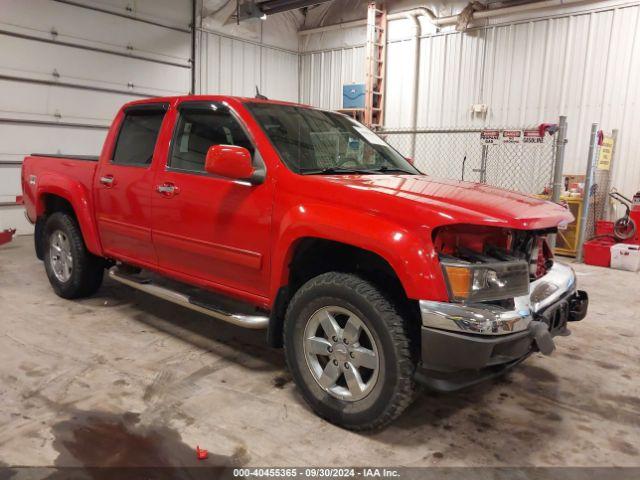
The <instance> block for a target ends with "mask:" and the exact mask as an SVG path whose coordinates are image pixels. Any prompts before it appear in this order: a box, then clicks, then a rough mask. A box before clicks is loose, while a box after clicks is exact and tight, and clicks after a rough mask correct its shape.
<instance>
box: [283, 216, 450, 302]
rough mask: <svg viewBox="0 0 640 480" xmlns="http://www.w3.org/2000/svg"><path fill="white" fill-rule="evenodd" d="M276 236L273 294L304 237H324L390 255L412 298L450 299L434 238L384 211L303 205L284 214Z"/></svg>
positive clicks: (407, 292) (287, 277)
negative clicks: (405, 225)
mask: <svg viewBox="0 0 640 480" xmlns="http://www.w3.org/2000/svg"><path fill="white" fill-rule="evenodd" d="M275 238H276V241H275V246H274V249H273V252H274V256H273V268H272V281H271V285H272V291H271V298H276V294H277V291H278V290H279V289H280V288H281V287H282V286H285V285H287V283H288V279H289V265H290V263H291V260H292V258H293V255H294V252H295V250H296V248H297V246H298V243H299V242H300V241H301V240H303V239H305V238H320V239H324V240H331V241H335V242H341V243H344V244H347V245H351V246H354V247H358V248H361V249H364V250H367V251H370V252H372V253H375V254H377V255H378V256H380V257H382V258H383V259H385V260H386V261H387V263H389V265H390V266H391V268H393V270H394V271H395V273H396V275H397V276H398V278H399V279H400V282H401V283H402V286H403V288H404V290H405V293H406V294H407V296H408V297H409V298H413V299H416V300H417V299H433V300H438V301H447V298H448V297H447V292H446V287H445V285H444V281H443V278H442V272H441V271H440V267H439V262H438V257H437V254H436V253H435V251H434V249H433V246H432V244H431V240H430V239H427V238H423V237H421V236H418V235H417V232H414V231H411V230H407V229H406V228H404V227H402V226H400V225H397V224H395V223H394V222H391V221H389V220H386V219H385V218H383V217H381V216H379V215H373V214H372V213H369V212H364V211H357V210H352V209H345V208H344V207H336V206H330V205H324V204H323V205H309V204H299V205H296V206H294V207H293V208H291V209H290V210H289V211H287V212H286V213H285V214H284V215H283V216H282V220H281V221H280V224H279V229H278V231H277V233H276V237H275Z"/></svg>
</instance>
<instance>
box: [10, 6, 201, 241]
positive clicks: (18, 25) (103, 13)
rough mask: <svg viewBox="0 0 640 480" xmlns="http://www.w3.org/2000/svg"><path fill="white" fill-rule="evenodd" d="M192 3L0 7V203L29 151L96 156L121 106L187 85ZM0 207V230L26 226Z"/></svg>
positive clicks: (17, 213) (16, 212)
mask: <svg viewBox="0 0 640 480" xmlns="http://www.w3.org/2000/svg"><path fill="white" fill-rule="evenodd" d="M191 5H192V4H191V0H162V1H157V0H136V1H135V2H131V1H125V0H92V1H88V0H82V1H79V0H78V1H72V0H69V1H67V0H62V1H54V0H0V12H1V13H0V92H2V94H1V95H0V205H2V204H7V203H10V202H13V201H15V197H16V196H17V195H19V194H20V184H19V174H20V164H21V161H22V158H23V157H24V156H25V155H28V154H29V153H33V152H38V153H68V154H87V155H97V154H98V153H99V152H100V148H101V146H102V142H103V140H104V137H105V135H106V131H107V130H106V128H107V127H108V125H109V124H110V122H111V120H112V118H113V116H114V114H115V113H116V111H117V110H118V108H119V107H120V106H122V104H123V103H125V102H128V101H131V100H135V99H140V98H144V97H148V96H158V95H177V94H184V93H187V92H189V89H190V87H191V63H190V56H191V34H190V27H189V25H190V23H191V12H192V9H191ZM21 210H22V209H21V208H16V207H8V206H6V205H5V206H0V229H5V228H9V227H17V228H18V230H19V233H28V232H30V231H31V226H30V225H29V224H28V223H27V222H26V221H25V219H24V218H23V216H22V211H21Z"/></svg>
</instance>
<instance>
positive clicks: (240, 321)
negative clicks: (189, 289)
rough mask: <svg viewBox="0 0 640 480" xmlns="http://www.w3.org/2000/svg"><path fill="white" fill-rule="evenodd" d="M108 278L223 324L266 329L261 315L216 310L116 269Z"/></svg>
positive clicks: (266, 323)
mask: <svg viewBox="0 0 640 480" xmlns="http://www.w3.org/2000/svg"><path fill="white" fill-rule="evenodd" d="M109 277H110V278H112V279H113V280H115V281H116V282H119V283H122V284H124V285H128V286H129V287H133V288H135V289H137V290H140V291H142V292H145V293H148V294H150V295H153V296H154V297H158V298H162V299H163V300H167V301H168V302H172V303H175V304H176V305H180V306H183V307H186V308H188V309H190V310H195V311H196V312H200V313H203V314H205V315H207V316H209V317H213V318H217V319H218V320H224V321H225V322H229V323H232V324H233V325H237V326H239V327H244V328H251V329H254V330H259V329H264V328H267V327H268V325H269V317H267V316H261V315H248V314H238V313H229V312H225V311H224V310H221V309H219V308H217V307H216V306H214V305H209V304H206V303H204V302H201V301H198V300H194V299H192V298H191V297H190V296H188V295H185V294H182V293H180V292H176V291H175V290H170V289H168V288H165V287H161V286H159V285H155V284H154V283H153V282H151V281H150V280H147V279H137V278H134V277H132V276H129V275H126V274H123V273H120V272H118V267H112V268H111V269H109Z"/></svg>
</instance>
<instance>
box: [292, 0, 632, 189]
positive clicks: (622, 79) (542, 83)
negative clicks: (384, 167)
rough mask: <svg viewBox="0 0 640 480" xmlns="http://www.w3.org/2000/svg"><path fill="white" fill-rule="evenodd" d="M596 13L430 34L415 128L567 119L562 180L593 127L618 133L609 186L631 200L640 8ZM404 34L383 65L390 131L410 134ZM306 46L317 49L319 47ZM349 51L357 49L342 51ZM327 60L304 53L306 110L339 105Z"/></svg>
mask: <svg viewBox="0 0 640 480" xmlns="http://www.w3.org/2000/svg"><path fill="white" fill-rule="evenodd" d="M603 5H604V4H603ZM598 7H599V5H598V4H595V6H594V5H591V8H592V10H590V11H581V12H575V11H574V12H570V13H561V14H557V13H556V14H554V15H553V16H552V15H550V14H549V16H548V17H547V18H537V19H532V20H529V21H519V22H517V23H511V24H504V25H494V26H488V27H483V28H477V29H473V30H470V31H468V32H466V33H463V34H460V33H454V32H452V33H443V34H434V35H431V36H426V37H425V38H423V39H422V40H421V63H420V69H421V70H420V97H419V111H418V118H419V121H418V123H419V125H420V126H422V127H460V126H470V125H474V126H482V125H488V124H490V125H503V126H514V127H517V126H524V125H532V124H537V123H540V122H554V121H556V120H557V118H558V116H559V115H561V114H563V115H567V116H568V119H569V132H568V133H569V144H568V146H567V155H566V164H565V172H567V173H569V172H571V173H580V172H584V170H585V168H586V157H587V150H588V134H589V131H590V125H591V123H592V122H594V121H598V122H600V123H601V126H602V128H603V129H605V130H611V129H613V128H618V129H619V130H620V138H619V143H618V148H617V154H616V156H617V158H616V164H615V165H614V172H613V182H612V185H613V186H615V187H616V188H618V189H619V190H621V191H624V192H626V193H627V194H633V193H634V192H635V191H636V190H638V189H640V159H639V157H640V135H638V134H637V133H636V132H637V131H638V128H639V127H640V114H639V113H638V112H637V107H638V106H640V89H638V88H637V85H639V84H640V35H638V34H637V31H638V28H640V4H638V3H635V4H627V5H622V6H613V7H610V6H606V7H600V8H598ZM406 22H407V21H406V20H397V21H394V22H393V23H394V24H396V25H395V26H390V32H392V31H395V32H402V31H403V30H404V32H407V31H409V30H408V24H406V29H405V28H404V27H403V26H402V24H403V23H406ZM400 35H401V34H400V33H398V34H397V35H393V36H391V37H392V38H391V41H390V44H389V49H388V61H387V82H388V83H387V103H386V124H387V125H388V126H393V127H405V126H407V125H406V122H407V120H406V119H408V118H409V109H410V103H411V101H412V99H411V98H410V95H411V92H410V85H409V81H410V78H411V77H412V59H413V57H412V52H413V50H412V43H411V41H409V40H406V39H405V40H403V39H401V38H399V36H400ZM404 35H406V33H405V34H404ZM332 41H334V42H335V39H333V40H332ZM312 43H313V45H314V48H317V45H318V42H317V41H315V42H312ZM358 48H361V47H359V46H356V47H355V49H356V50H357V49H358ZM349 49H352V50H353V49H354V48H352V47H343V48H342V49H340V50H338V52H344V51H348V50H349ZM333 52H334V51H325V52H323V51H316V52H305V53H303V55H302V62H301V65H302V70H301V94H302V101H303V102H308V103H311V104H313V105H318V106H322V107H325V108H339V107H340V106H341V105H340V100H339V97H338V96H337V95H336V94H335V92H337V91H341V88H342V84H343V83H347V82H348V81H350V80H351V79H350V78H349V77H346V78H345V77H344V76H341V75H332V74H331V73H329V72H330V69H335V66H334V61H333V55H334V53H333ZM339 58H340V60H341V62H340V69H339V70H338V71H340V72H344V71H347V72H350V74H351V76H352V77H353V78H354V79H355V80H356V81H358V80H360V81H362V79H363V67H364V62H363V59H362V58H356V57H353V56H352V57H346V56H344V55H340V56H339ZM349 61H353V62H355V63H353V64H351V63H349ZM477 103H485V104H487V105H488V107H489V110H488V113H487V115H486V116H478V115H473V114H472V113H471V105H473V104H477Z"/></svg>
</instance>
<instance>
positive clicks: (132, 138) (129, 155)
mask: <svg viewBox="0 0 640 480" xmlns="http://www.w3.org/2000/svg"><path fill="white" fill-rule="evenodd" d="M147 107H148V106H145V107H144V108H140V109H136V108H134V109H131V110H129V111H127V112H126V114H125V117H124V121H123V122H122V126H121V127H120V133H119V135H118V140H117V142H116V148H115V150H114V152H113V163H115V164H120V165H136V166H147V165H150V164H151V160H153V150H154V148H155V146H156V140H157V139H158V133H159V132H160V127H161V126H162V120H163V119H164V114H165V110H164V107H162V106H159V107H158V108H147Z"/></svg>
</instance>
